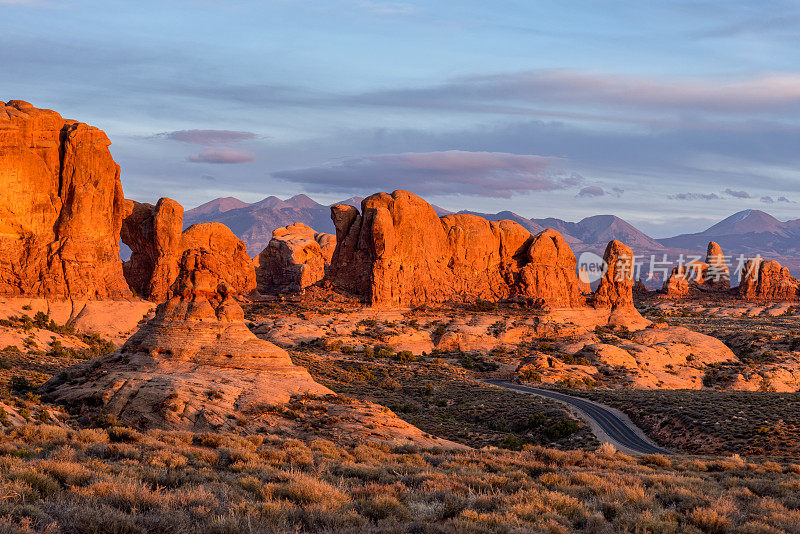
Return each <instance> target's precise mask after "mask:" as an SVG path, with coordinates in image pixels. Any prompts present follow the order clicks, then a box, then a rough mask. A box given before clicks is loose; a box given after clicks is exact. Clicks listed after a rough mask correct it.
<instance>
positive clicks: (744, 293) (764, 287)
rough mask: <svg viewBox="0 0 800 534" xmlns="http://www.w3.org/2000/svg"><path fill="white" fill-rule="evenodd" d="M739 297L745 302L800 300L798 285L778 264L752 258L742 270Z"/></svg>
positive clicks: (784, 268) (799, 284)
mask: <svg viewBox="0 0 800 534" xmlns="http://www.w3.org/2000/svg"><path fill="white" fill-rule="evenodd" d="M739 296H740V297H741V298H743V299H746V300H755V301H773V302H782V301H786V302H792V301H796V300H798V298H800V283H799V282H798V281H797V279H796V278H794V277H793V276H792V275H791V274H789V269H787V268H786V267H783V266H782V265H781V264H780V263H779V262H777V261H774V260H772V261H765V260H764V259H763V258H753V259H751V260H748V261H747V262H746V263H745V265H744V268H743V269H742V273H741V281H740V282H739Z"/></svg>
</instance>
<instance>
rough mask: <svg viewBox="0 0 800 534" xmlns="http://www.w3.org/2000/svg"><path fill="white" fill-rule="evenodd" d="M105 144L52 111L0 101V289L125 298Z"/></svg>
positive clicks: (118, 210)
mask: <svg viewBox="0 0 800 534" xmlns="http://www.w3.org/2000/svg"><path fill="white" fill-rule="evenodd" d="M110 144H111V143H110V141H109V140H108V137H107V136H106V134H105V133H104V132H103V131H102V130H99V129H97V128H94V127H92V126H88V125H86V124H83V123H80V122H77V121H74V120H68V119H64V118H62V117H61V115H59V114H58V113H56V112H55V111H51V110H47V109H37V108H35V107H34V106H33V105H31V104H29V103H27V102H23V101H21V100H12V101H10V102H8V103H3V102H0V187H2V189H3V195H2V196H0V294H2V295H25V296H47V297H51V298H64V299H66V298H83V299H87V298H88V299H101V298H115V297H127V296H130V295H131V293H130V290H129V289H128V285H127V284H126V283H125V278H124V277H123V274H122V261H121V260H120V258H119V234H120V227H121V225H122V220H123V218H124V217H125V216H126V214H127V213H126V209H127V205H126V203H125V201H124V198H123V194H122V184H121V182H120V168H119V166H118V165H117V164H116V163H115V162H114V159H113V158H112V157H111V153H110V152H109V150H108V146H109V145H110Z"/></svg>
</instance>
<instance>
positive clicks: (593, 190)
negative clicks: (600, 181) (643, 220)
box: [575, 185, 606, 198]
mask: <svg viewBox="0 0 800 534" xmlns="http://www.w3.org/2000/svg"><path fill="white" fill-rule="evenodd" d="M605 194H606V192H605V190H604V189H603V188H602V187H600V186H597V185H588V186H586V187H584V188H582V189H581V190H580V191H578V194H577V195H575V196H576V197H578V198H587V197H588V198H593V197H602V196H603V195H605Z"/></svg>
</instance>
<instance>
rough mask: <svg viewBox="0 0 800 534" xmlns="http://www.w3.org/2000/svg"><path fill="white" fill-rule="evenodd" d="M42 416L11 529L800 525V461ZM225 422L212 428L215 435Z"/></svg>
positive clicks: (11, 491) (9, 473)
mask: <svg viewBox="0 0 800 534" xmlns="http://www.w3.org/2000/svg"><path fill="white" fill-rule="evenodd" d="M120 430H121V429H119V428H116V429H108V430H101V429H92V430H81V431H73V430H68V429H63V428H57V427H52V426H47V425H35V424H31V425H28V426H25V427H22V428H19V429H17V430H12V431H8V432H7V433H6V434H5V435H3V436H2V437H0V532H21V533H24V532H69V533H73V532H74V533H79V532H80V533H83V532H122V533H127V532H131V533H134V532H175V533H183V532H212V533H213V532H231V533H233V532H353V533H356V532H423V533H426V532H431V533H433V532H452V533H456V532H458V533H460V532H573V531H584V532H709V533H713V532H729V531H738V532H797V531H798V526H797V525H798V524H800V500H799V499H798V498H797V491H798V489H799V488H800V474H798V469H797V466H796V465H792V464H785V463H781V462H775V461H766V462H760V461H756V462H753V461H749V460H748V459H746V458H741V457H738V456H732V457H728V458H718V459H700V458H687V457H671V458H665V457H663V456H648V457H643V458H641V459H636V458H632V457H630V456H626V455H624V454H621V453H619V452H616V451H615V450H614V449H613V448H612V447H609V446H603V447H601V448H600V449H598V450H597V451H596V452H586V451H559V450H556V449H546V448H542V447H538V446H533V447H527V448H526V450H524V451H520V452H515V451H507V450H506V451H504V450H498V449H484V450H471V451H447V450H419V449H414V448H408V447H405V448H395V449H392V448H389V447H387V446H385V445H380V444H365V443H358V442H357V441H354V442H353V443H348V444H335V443H332V442H330V441H326V440H321V439H317V440H313V441H310V442H304V441H300V440H297V439H291V438H285V437H279V436H275V435H250V436H240V435H232V434H213V435H212V434H192V433H190V432H164V431H149V432H146V433H141V434H139V433H136V435H137V438H136V440H135V441H134V442H114V441H113V436H114V435H119V434H120ZM212 436H213V439H212Z"/></svg>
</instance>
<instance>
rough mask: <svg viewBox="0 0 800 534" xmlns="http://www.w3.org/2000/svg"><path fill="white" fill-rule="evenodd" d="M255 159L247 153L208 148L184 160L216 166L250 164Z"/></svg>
mask: <svg viewBox="0 0 800 534" xmlns="http://www.w3.org/2000/svg"><path fill="white" fill-rule="evenodd" d="M255 159H256V158H255V156H254V155H253V154H251V153H249V152H245V151H243V150H234V149H232V148H226V147H219V148H208V149H206V150H203V151H201V152H200V153H199V154H193V155H191V156H189V157H188V158H186V160H187V161H191V162H192V163H216V164H240V163H250V162H251V161H254V160H255Z"/></svg>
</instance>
